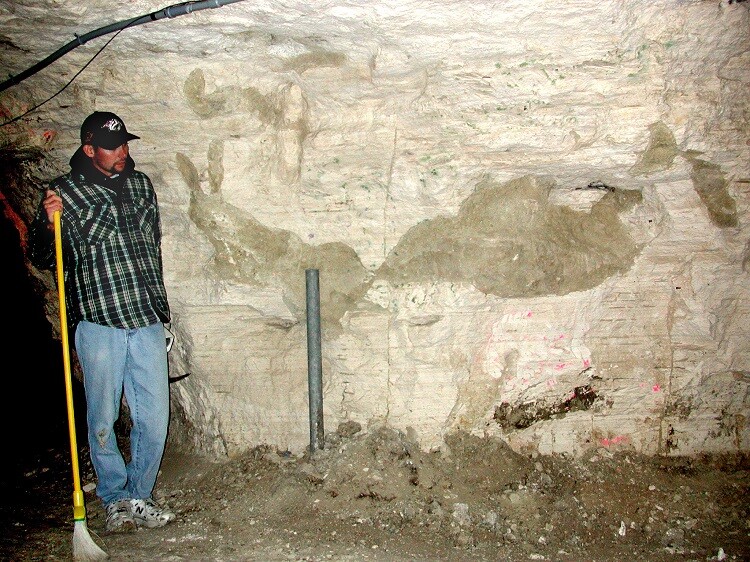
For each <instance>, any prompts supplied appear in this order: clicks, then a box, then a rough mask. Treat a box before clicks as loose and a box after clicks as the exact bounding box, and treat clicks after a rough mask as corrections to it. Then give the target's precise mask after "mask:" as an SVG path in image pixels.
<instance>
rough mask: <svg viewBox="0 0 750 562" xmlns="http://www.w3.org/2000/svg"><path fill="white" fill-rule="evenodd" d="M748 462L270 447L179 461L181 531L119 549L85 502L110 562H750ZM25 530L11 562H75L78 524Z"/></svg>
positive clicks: (459, 446)
mask: <svg viewBox="0 0 750 562" xmlns="http://www.w3.org/2000/svg"><path fill="white" fill-rule="evenodd" d="M747 460H748V459H747V458H745V457H731V458H730V457H721V458H718V457H714V458H701V459H697V458H696V459H674V458H651V457H641V456H638V455H635V454H632V453H618V454H613V453H611V452H610V451H608V450H607V449H598V450H594V451H592V452H591V453H589V454H588V455H587V456H585V457H583V458H579V459H573V458H567V457H565V456H535V457H526V456H522V455H519V454H517V453H515V452H514V451H512V450H511V449H510V448H509V447H508V446H507V445H505V444H504V443H503V442H502V441H499V440H495V439H484V438H479V437H476V436H472V435H469V434H466V433H455V434H453V435H450V436H448V437H447V438H446V445H445V446H444V447H443V448H442V449H441V450H440V451H437V452H424V451H422V450H421V449H420V448H419V446H418V444H417V443H414V442H412V441H410V440H409V439H408V438H407V437H406V436H405V435H404V434H403V433H401V432H398V431H395V430H393V429H390V428H387V427H381V428H379V429H376V430H370V431H369V432H368V433H367V434H363V433H362V432H361V431H360V428H359V427H358V426H357V424H352V423H350V424H344V425H342V426H341V427H339V429H338V431H337V432H335V433H332V434H331V435H329V436H327V437H326V442H325V447H324V449H323V450H321V451H318V452H316V453H315V454H314V455H312V456H310V455H304V456H301V457H297V456H294V455H292V454H290V453H289V452H286V451H278V450H275V449H272V448H269V447H258V448H255V449H253V450H251V451H248V452H247V453H246V454H244V455H242V456H240V457H238V458H234V459H232V460H228V461H225V462H221V463H211V462H207V461H205V460H201V459H198V458H194V457H192V456H191V455H189V454H186V453H185V452H181V451H177V450H174V449H170V450H169V451H168V453H167V455H166V457H165V462H164V466H163V472H162V475H161V477H160V481H159V484H158V488H157V497H159V499H161V500H162V501H164V502H165V503H167V504H168V505H169V506H170V507H171V508H173V509H174V510H175V511H176V512H177V513H178V514H179V519H178V521H176V522H175V523H173V524H171V525H168V526H167V527H165V528H163V529H152V530H139V531H138V532H136V533H133V534H129V535H122V534H109V535H107V534H105V533H104V531H103V526H104V520H103V511H102V510H101V508H100V507H99V506H98V505H97V502H96V500H95V498H94V497H92V496H89V495H87V502H88V504H87V505H88V506H89V520H88V524H89V529H90V530H91V531H92V534H94V533H96V535H97V536H98V537H99V540H101V541H102V543H103V546H104V548H105V549H106V550H107V551H108V552H109V553H110V555H111V557H112V559H113V560H125V559H128V560H133V559H138V560H309V561H314V560H345V561H354V560H384V561H385V560H389V561H390V560H451V561H453V560H457V561H460V560H583V559H587V560H591V559H594V560H653V561H659V560H725V559H726V560H748V559H750V541H748V534H750V509H749V508H750V506H749V505H748V497H749V495H748V486H749V485H750V472H749V471H748V467H749V466H750V465H749V464H748V462H747ZM86 470H87V475H86V477H85V478H84V480H85V481H87V480H88V479H89V478H90V477H91V475H90V474H89V472H88V471H90V468H88V467H87V468H86ZM48 472H49V471H46V472H44V473H43V474H31V473H29V474H27V477H28V478H33V477H34V476H37V477H39V476H43V475H46V474H48ZM66 500H67V498H66ZM67 505H69V502H68V504H67ZM27 515H28V516H29V522H27V523H24V524H23V529H24V532H25V538H26V540H25V542H24V541H18V540H17V541H15V542H13V543H11V542H9V541H8V540H7V537H6V541H5V542H4V543H0V544H2V546H3V548H4V550H3V554H4V555H6V554H7V555H8V558H9V559H42V558H47V559H49V558H52V559H55V558H58V557H62V558H65V556H66V555H68V556H69V550H70V538H71V537H70V535H69V534H68V535H67V536H66V532H65V531H70V529H71V527H70V525H69V524H68V523H67V522H66V519H65V518H66V517H67V516H68V514H62V513H61V514H60V515H59V519H55V520H54V521H50V520H49V517H48V518H47V520H46V522H45V524H44V525H40V520H39V519H36V520H33V516H32V514H31V513H30V512H29V513H27ZM7 516H8V514H7V513H6V514H5V515H4V516H3V520H4V521H5V519H6V517H7ZM53 519H54V517H53ZM38 527H40V528H38ZM5 547H8V548H11V549H15V551H9V550H6V549H5Z"/></svg>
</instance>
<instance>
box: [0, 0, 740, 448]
mask: <svg viewBox="0 0 750 562" xmlns="http://www.w3.org/2000/svg"><path fill="white" fill-rule="evenodd" d="M165 6H166V4H165V3H163V2H156V1H154V0H139V1H132V2H127V3H114V2H105V1H103V0H85V1H84V0H34V1H31V0H20V1H14V2H8V1H0V53H1V54H0V61H2V63H1V64H2V68H3V70H4V72H5V73H6V74H17V73H19V72H21V71H22V70H25V69H26V68H28V67H29V66H31V65H32V64H34V63H36V62H37V61H39V60H41V59H43V58H44V57H46V56H47V55H48V54H50V53H51V52H53V51H54V50H55V49H56V48H58V47H59V46H61V45H62V44H64V43H66V42H67V41H69V40H71V39H72V38H73V36H74V35H73V34H74V33H78V34H83V33H86V32H89V31H91V30H93V29H97V28H99V27H102V26H104V25H107V24H110V23H114V22H118V21H123V20H126V19H129V18H132V17H135V16H140V15H143V14H146V13H149V12H152V11H155V10H158V9H161V8H164V7H165ZM110 40H111V42H110V43H107V42H108V41H110ZM100 49H102V50H101V52H100V53H99V54H98V55H97V56H96V58H94V59H93V61H91V63H90V64H89V65H88V66H87V67H86V68H85V70H83V71H82V72H81V73H80V75H77V76H76V74H77V73H78V72H79V71H80V70H81V69H82V68H83V67H84V66H85V65H86V64H87V63H89V61H90V60H91V59H92V57H94V56H95V55H96V54H97V52H98V51H99V50H100ZM73 78H75V79H74V80H73V81H72V83H71V84H70V85H69V86H68V87H67V88H66V89H64V90H63V91H62V92H61V93H60V94H59V95H58V96H56V97H55V98H54V99H52V100H51V101H49V102H48V103H46V104H44V105H42V106H41V107H40V108H38V109H36V110H34V111H33V112H31V113H30V114H29V115H28V116H27V117H25V118H23V119H21V120H18V121H15V122H13V123H11V124H8V125H5V126H3V127H2V128H0V151H2V158H3V162H4V163H5V165H4V174H3V175H4V176H7V177H8V178H10V179H12V180H13V181H11V182H8V181H6V182H5V183H4V187H3V188H2V189H3V192H4V194H5V196H6V197H7V199H8V200H9V201H10V202H11V203H12V204H13V206H14V208H15V210H16V212H17V213H18V214H19V216H20V217H21V218H22V219H24V220H26V221H28V219H29V216H30V213H31V212H32V207H33V205H34V204H35V203H36V201H37V200H38V195H37V193H38V192H37V189H38V188H39V187H41V186H43V184H44V182H45V181H48V180H49V179H51V178H52V177H54V176H55V175H56V174H58V173H61V172H64V171H66V169H67V167H66V163H67V159H68V158H69V156H70V155H71V154H72V153H73V151H74V150H75V148H76V147H77V144H78V127H79V126H80V123H81V121H82V119H83V118H84V117H85V116H86V115H87V114H88V113H90V112H91V111H93V110H109V111H114V112H116V113H118V114H119V115H120V116H121V117H122V118H123V119H124V120H125V122H126V123H127V125H128V128H129V130H132V131H134V132H135V133H137V134H138V135H140V136H141V140H139V141H134V142H133V143H132V144H131V153H132V155H133V157H134V159H135V160H136V163H137V165H138V168H139V169H141V170H143V171H145V172H146V173H148V174H149V175H150V176H151V178H152V180H153V181H154V184H155V186H156V189H157V193H158V196H159V200H160V205H161V208H162V221H163V230H164V233H165V238H164V251H165V269H166V275H167V282H168V287H167V288H168V291H169V295H170V301H171V305H172V309H173V325H172V327H173V331H174V332H175V333H176V334H177V341H176V344H175V347H174V349H173V350H172V352H171V353H170V369H171V371H172V373H173V374H180V373H187V372H189V373H190V376H189V377H187V378H184V379H183V380H180V381H179V382H177V383H175V384H173V385H172V391H173V422H172V438H174V439H176V440H181V441H187V442H190V443H192V444H193V445H194V446H195V448H196V449H198V450H201V451H204V452H206V453H209V454H214V455H222V454H234V453H237V452H239V451H241V450H243V449H246V448H248V447H250V446H253V445H256V444H260V443H269V444H274V445H276V446H278V447H279V448H281V449H289V450H291V451H301V450H303V449H304V448H305V447H306V446H307V444H308V442H309V423H308V413H307V412H308V397H307V350H306V332H305V270H306V269H308V268H317V269H319V270H320V285H321V314H322V326H323V344H322V348H323V376H324V380H323V383H324V388H323V391H324V412H325V418H324V419H325V425H326V428H330V429H335V428H336V426H337V425H338V424H339V423H341V422H346V421H356V422H360V423H362V424H363V425H365V426H368V425H369V426H372V425H373V424H375V425H377V424H382V423H387V424H389V425H391V426H394V427H396V428H399V429H402V430H404V431H407V432H409V433H410V435H411V436H412V437H415V438H417V439H418V440H419V442H420V444H421V446H422V447H424V448H425V449H429V448H433V447H439V446H440V445H441V443H442V441H443V436H444V435H445V434H446V433H447V432H449V431H451V430H453V429H456V428H461V429H465V430H469V431H472V432H475V433H478V434H484V435H494V436H498V437H501V438H502V439H504V440H506V441H507V442H508V443H509V444H510V445H511V446H512V447H513V448H514V449H516V450H519V451H527V452H528V451H536V452H540V453H543V454H549V453H563V452H564V453H572V454H579V453H581V452H583V451H585V450H586V449H588V448H591V447H611V448H615V449H617V448H627V449H632V450H637V451H640V452H644V453H647V454H657V453H659V454H673V455H683V454H696V453H700V452H726V451H747V450H749V449H750V426H749V425H748V415H749V414H750V411H749V405H750V397H749V396H748V384H749V383H750V338H749V336H750V329H749V327H750V298H749V295H750V284H749V283H748V282H749V281H750V272H749V271H748V267H749V265H748V264H749V263H750V245H749V244H748V239H749V236H748V234H749V232H750V226H749V225H748V217H749V216H750V214H749V210H750V209H749V207H750V101H749V99H750V98H749V97H748V95H747V93H748V91H750V14H749V10H748V5H747V4H745V3H741V2H728V1H727V0H722V1H719V0H713V1H709V0H693V1H690V0H688V1H680V2H677V1H672V2H651V1H646V0H623V1H620V2H602V1H599V0H578V1H576V2H552V1H540V2H521V1H512V0H508V1H492V2H490V1H483V0H471V1H469V0H457V1H451V2H441V1H438V0H399V1H392V0H382V1H374V2H351V1H347V0H326V1H323V2H314V3H310V2H301V1H297V0H288V1H284V2H279V1H271V0H257V1H256V0H253V1H252V2H251V1H243V2H237V3H235V4H232V5H228V6H224V7H222V8H219V9H207V10H203V11H200V12H196V13H194V14H190V15H185V16H181V17H179V18H174V19H165V20H159V21H155V22H151V23H149V24H146V25H141V26H137V27H132V28H129V29H125V30H124V31H122V32H120V33H117V34H116V35H115V34H110V35H107V36H104V37H101V38H98V39H96V40H93V41H91V42H89V43H87V44H85V45H82V46H80V47H78V48H76V49H75V50H73V51H71V52H70V53H68V54H67V55H65V56H64V57H63V58H61V59H60V60H58V61H56V62H54V63H53V64H52V65H50V66H49V67H47V68H46V69H44V70H42V71H40V72H39V73H37V74H35V75H34V76H32V77H30V78H28V79H26V80H24V81H23V82H21V83H20V84H18V85H15V86H13V87H11V88H8V89H6V90H5V91H3V92H2V93H0V111H2V115H3V117H4V120H8V119H10V118H12V117H15V116H17V115H19V114H21V113H23V112H24V111H26V110H27V109H29V108H31V107H33V106H34V105H36V104H38V103H40V102H42V101H44V100H45V99H47V98H48V97H49V96H51V95H52V94H54V93H55V92H57V91H58V90H60V89H61V88H63V86H65V85H66V84H67V83H68V82H69V81H71V80H72V79H73ZM19 178H21V179H19ZM9 186H10V187H9ZM20 226H21V228H22V224H21V225H20ZM35 274H36V275H37V276H38V277H39V278H40V279H45V280H47V281H49V280H48V279H47V277H46V276H44V275H43V274H41V273H39V272H35ZM48 286H49V285H48ZM53 313H54V311H52V310H50V314H51V315H52V314H53Z"/></svg>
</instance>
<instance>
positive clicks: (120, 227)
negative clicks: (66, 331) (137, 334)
mask: <svg viewBox="0 0 750 562" xmlns="http://www.w3.org/2000/svg"><path fill="white" fill-rule="evenodd" d="M123 175H124V176H125V179H124V181H122V179H120V181H116V182H111V185H110V186H105V185H100V183H101V184H107V183H110V182H107V181H105V180H106V179H107V178H105V176H103V175H102V177H101V181H91V180H92V177H93V178H95V177H96V176H95V175H94V174H91V173H90V171H89V173H82V172H80V171H77V170H76V169H75V168H74V170H73V171H71V172H70V173H68V174H66V175H64V176H61V177H59V178H57V179H56V180H55V181H53V182H52V184H51V185H50V189H52V190H54V191H56V192H57V193H58V194H59V195H60V197H62V200H63V212H62V215H61V225H62V240H63V248H64V268H65V272H64V273H65V277H64V278H65V285H66V294H67V295H66V296H67V302H66V307H67V308H68V312H69V314H70V316H71V321H72V322H73V323H74V324H75V323H77V322H78V321H80V320H86V321H88V322H93V323H95V324H100V325H104V326H112V327H116V328H142V327H145V326H149V325H151V324H154V323H156V322H160V321H161V322H168V321H169V304H168V302H167V293H166V289H165V288H164V280H163V272H162V256H161V227H160V218H159V209H158V206H157V201H156V193H155V192H154V188H153V186H152V184H151V180H149V178H148V176H146V174H144V173H142V172H139V171H135V170H132V169H130V170H128V171H126V172H125V173H124V174H123ZM48 224H49V221H48V219H47V216H46V213H45V211H44V208H43V207H41V205H40V208H39V211H38V213H37V216H36V218H35V220H34V223H33V224H32V228H31V229H30V259H31V261H32V263H34V264H35V265H37V267H45V268H49V267H50V266H54V262H52V263H50V262H51V259H52V258H54V245H53V244H51V241H52V242H53V238H52V233H51V232H50V231H49V228H48V226H47V225H48ZM50 247H51V251H50V250H49V248H50Z"/></svg>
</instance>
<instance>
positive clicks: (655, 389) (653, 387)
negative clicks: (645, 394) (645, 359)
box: [651, 384, 661, 392]
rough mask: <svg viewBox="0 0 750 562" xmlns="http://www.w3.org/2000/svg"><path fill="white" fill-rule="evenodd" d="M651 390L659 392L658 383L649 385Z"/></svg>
mask: <svg viewBox="0 0 750 562" xmlns="http://www.w3.org/2000/svg"><path fill="white" fill-rule="evenodd" d="M651 390H653V391H654V392H659V391H660V390H661V387H660V386H659V385H658V384H655V385H654V386H652V387H651Z"/></svg>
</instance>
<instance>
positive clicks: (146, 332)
mask: <svg viewBox="0 0 750 562" xmlns="http://www.w3.org/2000/svg"><path fill="white" fill-rule="evenodd" d="M75 344H76V352H77V354H78V359H79V361H80V363H81V368H82V369H83V383H84V388H85V389H86V413H87V415H86V419H87V421H88V437H89V448H90V449H91V460H92V462H93V464H94V470H95V471H96V477H97V479H98V483H97V486H96V493H97V495H98V496H99V498H101V500H102V502H104V504H105V505H106V504H108V503H110V502H112V501H116V500H121V499H125V498H135V499H146V498H149V497H151V492H152V491H153V489H154V485H155V483H156V477H157V475H158V473H159V466H160V465H161V459H162V455H163V454H164V445H165V443H166V439H167V427H168V425H169V379H168V367H167V349H166V346H165V338H164V326H163V325H162V324H161V323H157V324H152V325H151V326H148V327H147V328H137V329H132V330H129V329H121V328H111V327H108V326H100V325H98V324H92V323H91V322H81V323H80V324H78V327H77V328H76V333H75ZM123 390H124V391H125V398H126V400H127V402H128V406H129V408H130V416H131V420H132V422H133V426H132V429H131V431H130V462H129V463H128V464H127V465H126V464H125V460H124V459H123V457H122V454H121V452H120V449H119V447H118V446H117V439H116V435H115V431H114V424H115V422H116V421H117V418H118V417H119V415H120V401H121V399H122V392H123Z"/></svg>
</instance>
